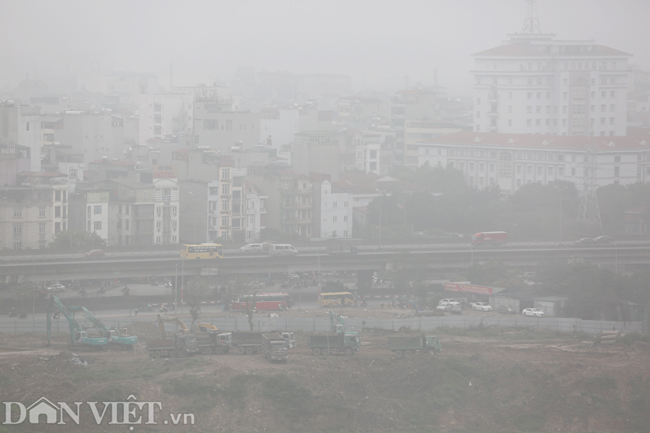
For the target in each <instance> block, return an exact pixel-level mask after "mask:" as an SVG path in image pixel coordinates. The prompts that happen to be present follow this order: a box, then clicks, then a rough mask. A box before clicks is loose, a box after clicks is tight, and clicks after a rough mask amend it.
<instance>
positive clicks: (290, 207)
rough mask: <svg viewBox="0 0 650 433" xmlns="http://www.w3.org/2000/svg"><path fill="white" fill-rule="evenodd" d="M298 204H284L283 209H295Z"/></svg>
mask: <svg viewBox="0 0 650 433" xmlns="http://www.w3.org/2000/svg"><path fill="white" fill-rule="evenodd" d="M295 208H296V203H282V209H295Z"/></svg>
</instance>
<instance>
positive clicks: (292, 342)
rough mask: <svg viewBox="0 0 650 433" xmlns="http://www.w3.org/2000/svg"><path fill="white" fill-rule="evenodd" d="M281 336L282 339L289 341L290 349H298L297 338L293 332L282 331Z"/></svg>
mask: <svg viewBox="0 0 650 433" xmlns="http://www.w3.org/2000/svg"><path fill="white" fill-rule="evenodd" d="M280 334H281V335H282V338H284V339H285V340H287V344H289V349H293V348H294V347H296V337H295V335H293V332H284V331H281V332H280Z"/></svg>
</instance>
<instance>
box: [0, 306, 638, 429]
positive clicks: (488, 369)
mask: <svg viewBox="0 0 650 433" xmlns="http://www.w3.org/2000/svg"><path fill="white" fill-rule="evenodd" d="M301 314H302V313H301ZM305 314H307V313H305ZM312 314H313V312H312ZM318 314H319V315H320V314H324V313H323V312H322V311H319V312H318ZM355 314H359V315H357V316H354V317H363V316H361V315H360V314H366V313H362V311H361V310H358V312H357V313H355ZM367 314H369V315H371V316H368V317H382V315H384V314H392V313H390V312H387V311H374V312H370V313H367ZM394 314H403V312H400V311H399V310H398V311H397V312H396V313H394ZM349 315H350V316H352V313H350V314H349ZM442 331H443V330H441V334H440V336H441V339H442V341H443V351H442V352H441V353H440V354H439V355H438V356H437V357H436V358H435V359H431V358H428V357H426V356H418V357H413V358H412V359H408V360H396V359H394V357H393V356H392V354H391V352H389V351H388V350H387V348H386V338H387V334H375V333H372V334H371V333H366V332H363V333H361V338H362V349H361V351H359V352H358V353H357V354H356V355H354V356H353V357H345V356H332V357H328V358H324V357H315V356H313V355H312V354H311V353H310V352H309V350H307V348H306V341H305V338H306V337H305V336H304V335H298V336H297V337H298V347H297V348H296V349H293V350H292V351H291V352H290V359H289V362H288V363H287V364H269V363H268V362H266V361H265V360H264V359H263V358H262V356H260V355H254V356H245V355H244V356H240V355H237V354H236V353H229V354H227V355H201V356H196V357H192V358H188V359H156V360H152V359H150V358H148V356H146V354H142V353H138V352H136V353H133V352H119V351H106V352H98V353H83V354H82V353H79V355H80V358H81V361H85V362H86V363H87V365H85V366H84V365H82V364H79V363H78V362H76V360H73V359H72V358H73V357H72V355H71V353H70V351H69V350H68V347H67V341H66V340H65V339H63V338H59V339H58V340H56V341H55V342H54V344H53V345H52V346H51V347H49V348H45V347H44V342H43V339H42V338H41V337H40V336H32V335H18V336H16V335H13V334H11V335H6V334H5V335H2V334H0V396H1V398H0V401H20V402H23V403H25V404H26V405H28V404H31V403H32V402H34V401H36V400H37V399H39V398H40V397H43V396H44V397H47V398H48V399H49V400H51V401H53V402H60V401H61V402H68V403H71V402H75V401H98V402H103V401H120V402H123V401H125V400H126V398H127V397H128V396H129V395H131V394H133V395H134V396H135V397H136V398H137V401H140V402H143V401H160V402H161V403H162V411H161V413H160V415H159V418H158V421H159V424H157V425H143V424H137V425H134V430H133V431H141V432H186V431H195V432H265V431H268V432H271V431H272V432H328V433H329V432H513V433H514V432H535V431H537V432H544V433H546V432H549V433H550V432H576V433H581V432H585V433H587V432H593V433H601V432H602V433H605V432H639V433H641V432H647V431H648V426H649V425H650V345H649V344H647V343H644V342H642V341H632V338H629V339H628V340H629V341H627V342H620V343H617V344H616V345H608V346H605V345H599V346H594V347H591V342H590V341H589V339H588V336H586V335H584V336H578V337H577V338H576V337H574V336H571V335H561V334H556V333H552V332H549V331H537V332H536V331H531V330H527V329H494V328H488V329H479V330H450V331H448V332H450V333H452V334H453V335H451V334H446V333H442ZM137 332H138V335H139V336H140V339H141V340H143V341H144V342H146V341H149V340H151V339H154V338H157V336H158V334H157V332H158V331H157V327H156V326H154V325H152V324H142V325H140V326H138V330H137ZM19 348H20V349H31V350H20V351H19V350H16V349H19ZM2 412H3V413H1V414H0V419H2V420H4V410H3V411H2ZM179 413H192V414H194V416H195V424H194V426H193V427H189V426H172V425H169V424H168V425H164V424H162V420H168V419H171V418H170V416H169V414H179ZM3 428H5V430H3ZM5 431H7V432H32V431H33V432H41V431H52V432H57V431H61V432H63V431H65V432H71V433H76V432H88V431H93V432H94V431H96V432H103V431H106V432H113V431H115V432H118V431H119V432H126V431H129V427H128V426H124V425H109V424H108V423H107V422H106V421H105V422H104V424H103V425H101V426H97V425H96V424H95V422H94V420H93V419H92V416H91V415H90V413H83V414H82V418H81V425H79V426H76V425H74V424H73V425H65V426H44V425H42V424H41V425H38V426H33V425H29V424H26V423H23V424H22V425H20V426H4V427H3V426H2V425H0V432H5Z"/></svg>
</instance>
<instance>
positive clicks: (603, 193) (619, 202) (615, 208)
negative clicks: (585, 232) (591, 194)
mask: <svg viewBox="0 0 650 433" xmlns="http://www.w3.org/2000/svg"><path fill="white" fill-rule="evenodd" d="M597 195H598V205H599V207H600V217H601V220H602V223H603V230H604V231H605V232H608V233H622V232H624V231H625V225H624V221H625V211H626V210H628V209H635V208H636V209H638V210H639V211H640V212H642V215H643V217H644V218H645V220H646V221H648V220H650V185H648V184H644V183H635V184H632V185H627V186H622V185H614V184H612V185H607V186H604V187H601V188H598V190H597Z"/></svg>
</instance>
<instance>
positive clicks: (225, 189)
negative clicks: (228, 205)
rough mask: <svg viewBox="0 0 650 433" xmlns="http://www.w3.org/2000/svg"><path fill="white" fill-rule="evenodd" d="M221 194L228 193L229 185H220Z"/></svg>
mask: <svg viewBox="0 0 650 433" xmlns="http://www.w3.org/2000/svg"><path fill="white" fill-rule="evenodd" d="M221 194H223V195H230V185H227V184H226V185H221Z"/></svg>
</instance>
